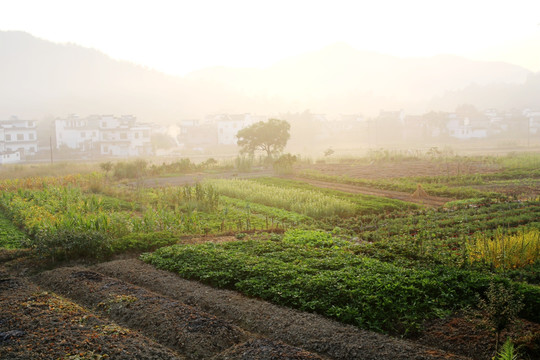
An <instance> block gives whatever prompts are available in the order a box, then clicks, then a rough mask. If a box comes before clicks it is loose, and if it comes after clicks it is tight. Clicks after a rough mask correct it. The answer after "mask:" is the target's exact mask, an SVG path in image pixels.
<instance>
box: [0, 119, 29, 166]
mask: <svg viewBox="0 0 540 360" xmlns="http://www.w3.org/2000/svg"><path fill="white" fill-rule="evenodd" d="M0 129H1V132H2V134H1V137H0V143H1V145H0V153H1V154H2V163H7V162H18V161H20V160H21V159H22V158H24V156H26V155H35V154H36V152H37V149H38V142H37V131H36V122H35V121H34V120H21V119H18V118H17V117H15V116H12V117H11V118H10V119H8V120H1V121H0Z"/></svg>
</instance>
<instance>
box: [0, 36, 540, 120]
mask: <svg viewBox="0 0 540 360" xmlns="http://www.w3.org/2000/svg"><path fill="white" fill-rule="evenodd" d="M532 75H533V74H532V73H531V72H530V71H528V70H526V69H524V68H522V67H519V66H516V65H511V64H507V63H498V62H480V61H472V60H467V59H464V58H460V57H456V56H449V55H441V56H434V57H429V58H398V57H394V56H389V55H382V54H376V53H370V52H363V51H359V50H356V49H354V48H352V47H350V46H348V45H345V44H335V45H331V46H328V47H325V48H323V49H321V50H319V51H315V52H311V53H307V54H303V55H300V56H295V57H290V58H287V59H284V60H282V61H280V62H277V63H276V64H274V65H273V66H270V67H268V68H266V69H246V68H242V69H233V68H226V67H214V68H207V69H202V70H199V71H195V72H192V73H190V74H188V75H187V76H185V77H175V76H171V75H166V74H163V73H160V72H158V71H155V70H151V69H147V68H144V67H142V66H139V65H135V64H133V63H129V62H125V61H117V60H114V59H112V58H110V57H108V56H107V55H105V54H103V53H101V52H99V51H97V50H93V49H88V48H84V47H80V46H77V45H73V44H68V45H64V44H56V43H52V42H49V41H46V40H42V39H38V38H35V37H33V36H32V35H29V34H27V33H23V32H5V31H0V119H1V118H5V117H8V116H10V115H18V116H20V117H32V118H41V117H44V116H65V115H67V114H69V113H78V114H81V115H88V114H95V113H98V114H107V113H108V114H117V115H119V114H133V115H135V116H137V117H138V118H140V119H141V120H143V121H152V122H158V123H171V122H177V121H178V120H180V119H182V118H188V117H201V116H204V115H206V114H211V113H220V112H228V113H245V112H253V113H259V114H268V115H271V114H279V113H283V112H300V111H304V110H306V109H310V110H311V111H312V112H315V113H329V114H343V113H364V114H373V113H377V112H378V111H379V110H380V109H387V110H392V109H405V110H407V111H417V112H421V111H427V110H431V108H429V107H430V106H431V107H434V106H441V107H444V106H447V103H450V102H451V101H446V100H444V99H445V96H448V94H450V95H452V96H453V97H454V98H459V101H464V102H468V101H467V100H468V99H467V96H468V95H467V92H463V93H461V91H463V89H467V88H470V87H471V86H473V87H474V86H477V87H478V88H479V89H483V88H489V87H492V86H499V87H501V88H505V89H506V88H508V89H514V90H515V89H516V88H521V87H522V84H524V83H525V82H526V80H527V79H528V78H531V76H532ZM457 93H459V94H463V96H461V95H459V96H457V97H456V94H457ZM474 97H475V98H481V95H478V94H477V93H475V94H474ZM532 98H533V97H532ZM433 99H435V100H433ZM452 101H454V100H452ZM522 102H523V101H522ZM509 105H511V104H509ZM433 110H437V109H433Z"/></svg>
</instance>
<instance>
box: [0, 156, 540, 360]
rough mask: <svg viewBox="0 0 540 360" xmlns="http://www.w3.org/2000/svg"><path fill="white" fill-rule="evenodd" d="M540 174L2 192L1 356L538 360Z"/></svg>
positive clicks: (504, 168) (334, 166)
mask: <svg viewBox="0 0 540 360" xmlns="http://www.w3.org/2000/svg"><path fill="white" fill-rule="evenodd" d="M539 169H540V156H539V155H535V154H525V155H512V156H507V157H500V158H495V157H483V158H480V157H479V158H455V159H454V158H452V159H448V158H445V159H441V158H415V159H407V160H406V161H405V160H404V159H392V158H388V157H383V158H375V159H341V160H339V161H337V162H336V163H327V164H320V163H316V164H308V163H302V164H299V165H298V166H297V168H296V169H295V172H294V173H293V174H289V175H286V176H282V175H272V172H271V171H269V170H265V171H262V172H257V171H253V172H250V173H246V174H247V175H246V176H245V177H243V176H242V174H241V173H240V174H239V173H234V172H231V171H227V172H224V173H223V176H219V174H216V173H215V172H213V173H211V174H210V173H209V176H205V173H204V172H200V171H199V172H198V173H197V174H193V175H190V174H189V173H187V174H186V173H179V174H178V176H174V175H171V174H168V175H167V177H166V178H163V179H166V181H161V180H159V179H157V178H152V177H151V174H150V173H148V174H147V175H146V176H145V177H144V178H136V179H127V180H126V179H121V178H117V177H115V176H114V175H113V174H110V173H108V172H95V173H90V174H84V175H79V174H72V175H63V176H57V177H50V176H49V177H47V176H42V177H31V178H20V179H5V180H2V181H0V189H1V190H2V192H1V194H0V247H1V248H2V250H1V256H0V260H1V265H0V266H1V270H2V272H1V273H0V296H1V298H2V300H3V301H2V315H0V318H1V319H0V320H1V321H0V334H1V335H2V337H1V338H0V339H2V340H1V341H2V343H1V344H0V357H1V358H4V357H7V358H14V359H23V358H28V356H30V357H31V358H36V359H37V358H43V359H47V358H55V359H56V358H61V359H94V358H99V359H100V358H105V356H106V355H107V356H109V357H111V358H122V357H121V356H120V355H118V354H132V355H130V356H134V357H131V358H152V359H154V358H155V359H158V358H159V359H161V358H163V359H169V358H179V359H210V358H212V359H245V358H257V359H274V358H283V359H413V358H414V359H430V358H433V359H438V358H441V359H442V358H455V359H459V358H464V359H465V358H469V359H491V358H492V357H493V356H495V348H496V347H497V346H498V344H497V343H498V341H499V340H500V342H501V343H502V342H504V341H505V340H506V339H507V338H509V339H511V341H512V342H513V343H514V344H515V346H517V347H519V353H520V356H521V358H523V359H533V358H535V357H538V356H539V354H540V325H539V323H540V310H539V309H540V287H539V285H540V275H539V274H540V271H539V270H540V260H539V259H540V190H539V188H540V171H539ZM367 174H372V175H367ZM373 174H376V175H373ZM497 299H503V300H505V301H506V302H500V301H499V302H497ZM501 307H502V308H501ZM17 309H19V310H17ZM20 309H25V310H24V311H22V312H21V310H20ZM497 309H498V310H497ZM503 310H504V311H503ZM512 312H513V313H515V314H516V318H517V320H516V321H512V320H513V319H512V317H511V316H510V315H501V314H502V313H504V314H508V313H510V314H512ZM504 316H506V318H505V319H507V322H508V323H506V322H504V326H503V325H499V331H494V330H493V327H494V325H493V324H495V321H496V319H499V320H500V319H501V317H504ZM86 319H91V321H88V322H87V320H86ZM163 319H165V321H163ZM503 320H504V319H503ZM500 321H502V320H500ZM504 321H506V320H504ZM58 322H61V323H62V324H64V325H62V327H61V335H58V336H59V337H61V338H62V339H64V341H63V342H61V344H62V345H61V346H56V347H54V349H53V350H52V352H50V353H47V351H49V350H48V349H47V346H49V345H50V344H47V342H45V341H43V342H40V341H39V335H38V334H39V333H40V332H43V331H45V332H46V333H47V334H48V332H47V331H52V330H50V328H48V327H55V326H56V325H55V324H57V323H58ZM38 324H39V326H38ZM73 324H78V325H77V327H75V326H74V325H73ZM95 324H97V325H95ZM498 324H501V322H499V323H498ZM45 328H47V329H48V330H47V329H46V330H44V329H45ZM75 328H76V329H77V330H76V331H75V330H74V329H75ZM96 329H112V330H110V331H109V330H100V331H97V330H96ZM456 329H457V330H456ZM171 334H174V336H171ZM50 336H54V335H50ZM81 337H83V338H87V339H89V340H88V341H84V342H82V345H81V346H82V347H81V348H75V347H74V346H73V344H74V343H80V340H77V339H80V338H81ZM111 341H114V344H115V345H114V346H113V345H111V344H112V343H111ZM48 343H51V342H50V341H48ZM143 348H144V349H146V350H144V351H147V353H142V352H141V351H143V350H141V349H143ZM122 349H123V350H122ZM47 354H54V356H52V355H47ZM133 354H135V355H133ZM137 354H138V355H137ZM48 356H49V357H48ZM122 356H123V355H122ZM125 356H126V357H125V358H130V357H129V356H127V355H125Z"/></svg>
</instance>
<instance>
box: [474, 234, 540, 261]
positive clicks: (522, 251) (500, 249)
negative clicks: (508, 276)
mask: <svg viewBox="0 0 540 360" xmlns="http://www.w3.org/2000/svg"><path fill="white" fill-rule="evenodd" d="M467 254H468V258H469V262H470V263H473V262H485V263H487V264H489V265H491V266H492V267H494V268H500V269H504V270H509V269H515V268H522V267H525V266H527V265H532V264H534V263H535V262H536V261H538V259H539V258H540V231H539V230H537V229H531V230H528V231H522V232H520V233H517V234H514V235H511V234H504V233H503V231H502V230H501V229H498V230H497V232H496V233H495V236H494V237H488V236H486V235H485V234H481V235H478V236H477V237H476V239H474V240H469V241H467Z"/></svg>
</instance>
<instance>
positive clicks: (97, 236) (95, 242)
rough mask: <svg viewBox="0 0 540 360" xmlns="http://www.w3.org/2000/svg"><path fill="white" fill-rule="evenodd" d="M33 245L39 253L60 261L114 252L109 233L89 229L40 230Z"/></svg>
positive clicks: (104, 255)
mask: <svg viewBox="0 0 540 360" xmlns="http://www.w3.org/2000/svg"><path fill="white" fill-rule="evenodd" d="M30 245H31V247H33V248H35V250H36V252H37V254H38V255H40V256H42V257H45V258H50V259H51V260H52V261H60V260H67V259H75V258H95V259H101V258H105V257H107V256H109V255H111V253H112V249H111V239H110V238H109V236H108V235H106V234H104V233H102V232H98V231H89V230H84V231H81V230H74V229H65V228H61V229H58V230H56V231H40V232H38V233H37V234H36V235H35V236H34V238H33V239H32V240H30Z"/></svg>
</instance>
